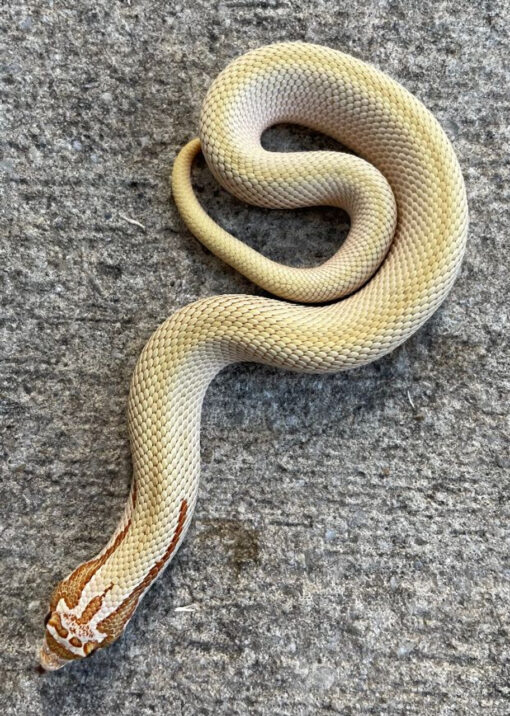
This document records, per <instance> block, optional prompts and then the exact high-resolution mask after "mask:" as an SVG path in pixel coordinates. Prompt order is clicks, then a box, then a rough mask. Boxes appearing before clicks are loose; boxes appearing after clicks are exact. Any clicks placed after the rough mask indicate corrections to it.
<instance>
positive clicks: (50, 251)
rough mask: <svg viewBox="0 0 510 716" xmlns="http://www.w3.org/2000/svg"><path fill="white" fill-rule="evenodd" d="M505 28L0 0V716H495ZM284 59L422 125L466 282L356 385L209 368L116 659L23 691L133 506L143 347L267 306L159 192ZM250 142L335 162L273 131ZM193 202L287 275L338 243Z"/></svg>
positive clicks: (347, 9) (476, 10)
mask: <svg viewBox="0 0 510 716" xmlns="http://www.w3.org/2000/svg"><path fill="white" fill-rule="evenodd" d="M509 10H510V7H509V6H508V4H507V3H505V2H504V1H503V0H481V1H479V2H476V3H474V2H466V3H459V2H457V1H454V0H446V1H445V2H421V1H418V0H412V1H411V2H408V1H407V0H374V2H368V1H366V0H353V2H349V3H347V2H339V3H331V2H329V1H328V0H312V1H309V2H306V0H293V1H292V2H291V0H257V1H256V2H251V1H250V0H219V1H217V2H216V1H215V2H206V0H198V1H197V0H194V1H192V2H190V3H184V2H183V3H179V4H177V5H174V6H172V3H170V2H162V1H161V0H160V1H154V2H149V1H148V0H141V1H140V2H133V1H132V2H129V1H127V0H126V2H119V1H117V0H113V1H111V2H107V0H95V1H94V2H78V3H76V2H74V3H73V2H70V1H63V0H48V2H44V3H41V2H37V1H36V0H33V1H32V2H23V1H22V0H19V1H16V2H14V1H13V0H10V1H9V0H7V4H4V5H3V8H2V10H1V11H0V12H1V17H2V22H1V31H2V40H1V43H0V46H1V52H2V55H3V59H2V63H1V64H2V68H1V69H2V79H3V85H2V98H3V103H4V111H3V113H2V123H3V129H2V135H1V138H2V143H3V152H2V159H1V168H2V180H1V181H2V183H1V186H2V192H3V195H4V196H3V200H2V202H1V212H2V238H1V258H0V275H1V278H2V290H1V300H2V311H1V318H0V321H1V323H0V326H1V328H0V330H1V358H2V363H1V387H0V393H1V395H0V398H1V423H0V424H1V433H0V445H1V454H2V460H1V464H0V469H1V477H0V480H1V500H0V570H1V574H0V663H1V684H0V692H1V695H0V702H1V704H2V713H3V714H6V715H11V714H43V715H46V714H52V715H53V714H66V715H74V714H94V713H105V714H111V713H115V714H141V715H145V714H165V715H166V714H172V715H175V716H179V715H181V714H182V715H186V716H192V715H194V714H213V713H214V714H229V715H231V714H243V715H244V714H271V715H273V714H275V715H278V714H292V715H295V714H298V715H301V714H318V713H320V714H323V713H324V714H329V713H337V714H452V715H453V714H481V713H483V714H491V715H499V714H501V715H503V714H504V715H506V714H508V713H509V712H510V674H509V655H510V647H509V636H510V634H509V632H510V623H509V616H508V614H509V600H510V581H509V580H510V564H509V544H508V537H509V529H508V524H509V507H508V495H509V487H510V485H509V482H510V481H509V474H508V467H509V462H508V442H507V438H506V437H505V432H504V420H505V417H506V416H505V413H506V410H507V403H506V396H507V394H505V382H507V381H508V369H509V365H508V357H506V359H505V352H504V350H505V348H504V329H505V306H506V301H507V298H508V289H509V287H508V268H507V267H505V259H506V258H507V255H508V245H507V246H505V241H507V239H508V224H509V217H508V214H507V213H506V211H507V207H508V194H509V189H508V187H509V183H510V182H509V180H510V176H509V173H510V172H509V168H508V163H507V162H508V156H509V146H508V139H509V137H508V129H507V120H508V116H509V109H510V108H509V101H508V94H507V91H508V80H509V74H508V70H507V69H505V68H508V60H509V58H508V41H509V38H508V26H509V21H510V12H509ZM281 39H304V40H308V41H315V42H319V43H323V44H326V45H330V46H332V47H336V48H339V49H342V50H345V51H347V52H351V53H352V54H354V55H356V56H358V57H361V58H363V59H365V60H368V61H370V62H372V63H374V64H376V65H377V66H378V67H380V68H382V69H384V70H386V71H387V72H388V73H389V74H391V75H392V76H393V77H395V78H396V79H398V80H400V81H401V82H402V83H403V84H404V85H405V86H406V87H407V88H408V89H410V90H411V91H413V92H414V93H415V94H416V95H417V96H418V97H419V98H421V99H422V100H423V101H424V102H425V103H426V105H427V106H428V107H429V108H430V109H431V110H432V111H433V112H434V113H435V114H436V116H437V117H438V119H439V120H440V121H441V122H442V124H443V126H444V128H445V130H446V131H447V133H448V135H449V136H450V138H451V139H452V141H453V142H454V144H455V147H456V150H457V152H458V155H459V158H460V161H461V164H462V167H463V171H464V174H465V178H466V182H467V188H468V193H469V202H470V211H471V229H470V239H469V248H468V252H467V256H466V260H465V263H464V265H463V270H462V273H461V276H460V278H459V280H458V282H457V284H456V285H455V288H454V291H453V293H452V295H451V297H450V298H449V299H448V301H447V303H446V304H445V305H444V306H443V308H442V309H441V310H440V311H439V313H438V314H437V315H436V316H435V317H434V318H433V319H432V320H431V321H430V322H429V323H428V324H427V325H426V326H425V328H424V329H423V330H421V331H420V332H419V334H417V335H416V336H415V337H413V338H412V339H411V340H410V341H408V342H407V343H406V344H405V345H404V346H403V347H402V348H401V349H400V350H398V351H397V352H395V353H394V354H393V355H391V356H388V357H387V358H385V359H384V360H381V361H379V362H378V363H377V364H375V365H372V366H369V367H366V368H363V369H360V370H356V371H354V372H352V373H350V374H341V375H337V376H328V377H314V376H307V377H306V376H305V377H304V376H297V375H290V374H285V373H283V372H278V371H276V370H270V369H268V368H262V367H258V366H252V365H249V366H237V367H233V368H231V369H229V370H227V371H225V372H224V373H223V374H221V375H220V376H219V377H218V378H217V379H216V380H215V381H214V383H213V385H212V386H211V388H210V390H209V392H208V394H207V397H206V401H205V406H204V414H203V433H202V435H203V441H202V453H203V480H202V487H201V494H200V499H199V503H198V508H197V512H196V517H195V520H194V523H193V526H192V528H191V531H190V533H189V536H188V538H187V540H186V542H185V545H184V546H183V547H182V549H181V551H180V553H179V555H178V557H177V558H176V560H175V561H174V563H173V566H172V568H171V569H170V570H169V571H168V572H167V573H166V574H165V576H164V577H163V578H162V579H161V580H160V581H159V582H158V584H157V585H156V586H154V587H153V588H152V590H151V591H150V592H149V594H148V595H147V597H146V598H145V600H144V603H143V606H142V607H141V608H140V609H139V611H138V612H137V614H136V617H135V618H134V619H133V621H132V622H131V624H130V626H129V628H128V629H127V632H126V634H125V636H124V638H123V639H122V640H120V641H119V642H117V643H116V644H115V645H114V646H113V647H112V648H110V649H108V650H104V651H101V652H100V653H98V654H96V655H95V656H94V657H93V658H92V659H90V660H87V661H86V662H82V663H78V664H75V665H73V666H72V667H71V668H67V669H65V670H63V671H62V672H59V673H56V674H53V675H46V676H40V675H39V674H37V673H36V672H35V670H34V666H35V661H34V654H35V651H36V647H37V645H38V642H39V639H40V637H41V634H42V620H43V617H44V615H45V613H46V610H47V599H48V595H49V593H50V591H51V589H52V587H53V585H54V584H55V582H56V581H57V580H58V579H60V578H62V576H63V575H65V574H66V573H67V572H68V571H69V570H70V569H72V568H73V567H74V566H76V565H77V564H78V563H79V562H80V561H83V560H84V559H86V558H88V557H91V556H92V555H93V554H95V553H96V552H97V551H98V550H99V549H100V548H101V547H102V545H103V544H104V542H105V540H106V538H107V536H108V535H109V534H110V532H111V531H112V530H113V528H114V526H115V524H116V521H117V518H118V516H119V515H120V513H121V510H122V506H123V503H124V500H125V498H126V495H127V492H128V488H129V482H130V458H129V447H128V441H127V431H126V415H125V406H126V398H127V391H128V384H129V377H130V374H131V372H132V369H133V367H134V364H135V361H136V359H137V356H138V354H139V353H140V350H141V349H142V347H143V345H144V343H145V341H146V340H147V339H148V337H149V336H150V334H151V333H152V331H153V330H154V329H155V328H156V327H157V325H158V324H159V323H160V322H161V321H162V320H163V319H165V318H166V317H167V316H168V315H169V314H170V313H172V312H173V311H175V310H176V309H177V308H179V307H180V306H183V305H184V304H186V303H188V302H190V301H194V300H196V299H197V298H199V297H203V296H209V295H211V294H217V293H222V292H254V291H255V292H256V291H257V290H256V289H255V288H254V287H253V286H252V285H251V284H250V283H249V282H248V281H246V280H244V279H243V278H240V277H239V276H237V275H236V274H235V273H234V272H233V271H232V270H230V269H229V268H227V267H225V266H224V265H222V264H221V262H220V261H218V260H217V259H216V258H215V257H213V256H211V255H210V254H209V253H208V252H207V251H206V250H204V249H203V248H202V247H201V246H200V245H199V244H198V243H197V242H196V241H195V240H194V239H193V237H192V236H190V234H189V233H188V232H187V231H186V229H185V228H184V227H183V225H182V223H181V222H180V220H179V218H178V215H177V212H176V210H175V207H174V205H173V204H172V201H171V200H170V198H169V189H168V175H169V172H170V168H171V165H172V161H173V158H174V157H175V154H176V152H177V150H178V148H179V147H180V146H181V145H182V144H183V143H184V142H185V141H186V140H188V139H189V138H190V137H192V136H193V135H194V133H195V131H196V126H197V118H198V113H199V108H200V103H201V100H202V98H203V96H204V93H205V91H206V89H207V87H208V85H209V83H210V81H211V80H212V79H213V78H214V77H215V76H216V74H217V73H218V72H219V71H220V70H221V69H222V68H223V67H224V66H225V64H226V63H227V61H228V60H230V59H231V58H233V57H235V56H236V55H238V54H240V53H242V52H243V51H245V50H246V49H248V48H251V47H256V46H258V45H261V44H264V43H267V42H271V41H275V40H281ZM505 55H506V56H505ZM265 141H266V144H267V146H269V147H274V148H276V147H278V148H282V147H288V148H289V149H292V148H296V147H302V146H305V147H309V148H314V147H329V146H332V145H333V143H332V142H329V141H328V140H325V139H324V138H318V137H311V138H310V136H309V134H308V132H305V131H294V130H289V129H279V130H272V131H271V132H270V133H269V134H268V136H267V137H266V138H265ZM196 186H197V190H198V191H199V192H200V195H201V199H202V200H203V202H204V204H205V205H206V206H207V208H208V210H209V211H210V213H211V214H212V215H214V216H215V217H217V218H218V220H219V221H221V222H222V223H223V225H224V226H226V227H228V228H230V229H231V230H232V231H234V232H235V233H237V234H238V235H239V236H242V237H243V238H244V239H245V240H246V241H248V242H250V243H251V244H252V245H254V246H257V247H258V248H260V249H261V250H263V251H264V252H266V253H267V254H268V255H270V256H271V257H273V258H277V259H280V260H283V261H288V262H294V263H302V264H306V263H313V262H317V261H319V260H320V259H323V258H324V257H326V256H328V255H330V254H331V253H332V251H333V249H334V247H335V246H337V245H338V242H339V241H340V240H341V238H342V236H344V235H345V231H346V229H347V226H348V224H347V219H346V217H345V216H344V215H343V214H341V213H340V212H338V211H333V210H326V209H317V210H306V211H298V212H292V213H285V212H268V211H262V210H258V209H253V208H248V207H246V206H243V205H242V204H241V203H240V202H237V201H235V200H233V199H231V198H229V197H228V196H227V195H226V194H225V192H223V191H222V190H219V189H218V188H217V187H216V186H215V184H214V182H213V180H212V178H211V177H210V175H209V174H208V172H207V171H206V169H205V168H204V166H203V164H202V165H199V166H198V167H197V171H196ZM128 219H130V220H135V221H137V222H140V224H142V225H143V227H144V228H142V227H140V226H138V225H137V224H135V223H132V221H128ZM507 386H508V383H507ZM188 605H193V607H194V611H192V612H187V611H178V608H179V607H183V606H188Z"/></svg>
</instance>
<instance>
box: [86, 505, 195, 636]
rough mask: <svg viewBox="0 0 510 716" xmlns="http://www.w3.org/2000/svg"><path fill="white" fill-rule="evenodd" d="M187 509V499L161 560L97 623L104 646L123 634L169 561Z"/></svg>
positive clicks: (184, 520)
mask: <svg viewBox="0 0 510 716" xmlns="http://www.w3.org/2000/svg"><path fill="white" fill-rule="evenodd" d="M187 511H188V503H187V501H186V500H183V501H182V502H181V509H180V511H179V517H178V520H177V526H176V528H175V532H174V534H173V537H172V541H171V542H170V544H169V545H168V547H167V549H166V551H165V554H164V555H163V556H162V557H161V559H160V560H158V561H157V562H156V564H155V565H154V566H153V567H152V568H151V569H150V570H149V572H147V574H146V575H145V577H144V579H143V580H142V582H140V584H139V585H138V586H137V587H135V589H134V590H133V591H132V592H131V594H130V595H129V597H127V598H126V599H125V600H124V601H123V602H122V604H121V605H120V606H119V607H118V608H117V609H116V610H115V611H114V612H112V613H111V614H110V615H109V616H107V617H106V619H103V621H101V622H99V624H98V625H97V628H98V630H99V631H101V632H103V634H106V638H105V640H104V642H103V645H104V646H106V645H107V644H111V643H112V642H113V641H115V640H116V639H117V638H118V637H119V636H120V635H121V634H122V631H123V629H124V627H125V626H126V624H127V623H128V621H129V620H130V619H131V617H132V615H133V612H134V611H135V609H136V607H137V604H138V600H139V599H140V596H141V595H142V594H143V593H144V591H145V590H146V589H147V587H148V586H149V584H150V583H151V582H152V581H154V579H156V577H157V576H158V574H159V573H160V572H161V570H162V569H163V567H164V566H165V564H166V563H167V562H168V560H169V558H170V556H171V555H172V552H173V551H174V550H175V548H176V547H177V544H178V542H179V539H180V537H181V534H182V530H183V529H184V523H185V522H186V514H187Z"/></svg>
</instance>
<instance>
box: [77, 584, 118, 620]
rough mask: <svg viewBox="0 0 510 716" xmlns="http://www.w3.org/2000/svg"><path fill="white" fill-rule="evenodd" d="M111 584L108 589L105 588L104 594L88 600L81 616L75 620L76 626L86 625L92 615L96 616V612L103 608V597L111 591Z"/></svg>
mask: <svg viewBox="0 0 510 716" xmlns="http://www.w3.org/2000/svg"><path fill="white" fill-rule="evenodd" d="M112 587H113V584H110V586H109V587H106V589H105V590H104V592H103V593H102V594H98V595H97V596H96V597H94V598H93V599H91V600H90V602H89V603H88V604H87V606H86V607H85V609H84V610H83V614H82V615H81V616H80V617H78V618H77V619H76V623H77V624H88V623H89V621H90V620H91V619H92V617H93V616H94V614H97V613H98V611H99V610H100V609H101V607H102V606H103V599H104V598H105V595H106V593H107V592H109V591H110V589H112Z"/></svg>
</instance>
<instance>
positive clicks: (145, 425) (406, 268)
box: [40, 42, 467, 670]
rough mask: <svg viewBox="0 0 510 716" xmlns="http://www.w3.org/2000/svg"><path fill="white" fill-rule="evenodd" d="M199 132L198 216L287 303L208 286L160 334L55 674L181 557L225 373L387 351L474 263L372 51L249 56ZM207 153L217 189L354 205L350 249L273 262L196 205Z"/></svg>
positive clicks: (244, 269)
mask: <svg viewBox="0 0 510 716" xmlns="http://www.w3.org/2000/svg"><path fill="white" fill-rule="evenodd" d="M280 122H290V123H296V124H301V125H304V126H306V127H309V128H311V129H314V130H318V131H320V132H323V133H325V134H326V135H329V136H330V137H333V138H334V139H336V140H338V141H340V142H341V143H342V144H343V145H345V146H347V147H348V148H349V149H351V150H352V151H353V154H347V153H343V152H333V151H312V152H287V153H283V152H270V151H266V150H265V149H264V148H263V147H262V145H261V135H262V133H263V132H264V130H265V129H266V128H267V127H269V126H271V125H274V124H277V123H280ZM199 136H200V139H194V140H192V141H191V142H190V143H189V144H187V145H186V146H185V147H184V148H183V149H182V150H181V152H180V153H179V155H178V157H177V159H176V161H175V164H174V169H173V175H172V190H173V196H174V199H175V202H176V204H177V207H178V209H179V211H180V213H181V215H182V217H183V219H184V221H185V223H186V224H187V226H188V227H189V229H190V230H191V231H192V232H193V234H195V236H196V237H197V238H198V239H199V240H200V241H202V242H203V243H204V244H205V245H206V246H208V247H209V249H211V251H213V252H214V253H215V254H217V255H218V256H219V257H220V258H221V259H223V260H224V261H225V262H227V263H228V264H230V265H231V266H233V267H235V268H236V269H237V270H238V271H240V272H241V273H242V274H244V275H245V276H247V277H248V278H249V279H251V280H252V281H253V282H254V283H256V284H257V285H258V286H260V287H262V288H264V289H266V290H267V291H269V292H271V293H272V294H274V295H275V296H278V297H279V298H280V299H285V300H277V299H271V298H265V297H260V296H251V295H250V296H248V295H244V296H243V295H221V296H212V297H210V298H206V299H203V300H199V301H196V302H195V303H192V304H190V305H188V306H186V307H184V308H182V309H181V310H179V311H177V312H176V313H175V314H174V315H173V316H171V317H170V318H169V319H168V320H167V321H166V322H165V323H163V324H162V325H161V326H160V327H159V328H158V329H157V330H156V332H155V333H154V334H153V336H152V337H151V338H150V340H149V342H148V343H147V345H146V346H145V348H144V350H143V352H142V354H141V356H140V358H139V360H138V363H137V366H136V369H135V371H134V375H133V378H132V382H131V389H130V396H129V408H128V412H129V433H130V441H131V449H132V457H133V472H134V475H133V482H132V487H131V492H130V496H129V499H128V502H127V505H126V508H125V510H124V513H123V515H122V518H121V520H120V522H119V524H118V527H117V529H116V531H115V533H114V534H113V536H112V537H111V539H110V541H109V542H108V544H107V545H106V547H105V548H104V549H103V550H102V551H101V552H100V553H99V554H98V555H97V556H96V557H94V558H93V559H91V560H90V561H88V562H85V563H84V564H81V565H80V566H79V567H77V568H76V569H75V570H74V571H73V572H72V573H71V574H70V575H69V576H68V577H66V578H65V579H64V580H63V581H62V582H60V583H59V584H58V585H57V587H56V589H55V590H54V592H53V595H52V597H51V600H50V609H49V613H48V616H47V618H46V627H45V634H44V641H43V646H42V648H41V651H40V662H41V665H42V667H44V669H47V670H54V669H58V668H60V667H61V666H63V665H64V664H67V663H69V662H70V661H73V660H76V659H80V658H81V657H84V656H88V655H90V654H92V653H93V652H94V651H95V650H96V649H98V648H100V647H104V646H107V645H108V644H111V643H112V642H113V641H114V640H115V639H117V638H118V637H119V636H120V635H121V633H122V632H123V630H124V628H125V626H126V624H127V623H128V621H129V619H130V618H131V617H132V615H133V613H134V611H135V609H136V607H137V605H138V604H139V602H140V600H141V598H142V597H143V595H144V593H145V591H146V590H147V589H148V588H149V587H150V585H151V583H152V582H153V581H154V579H156V578H157V577H158V575H160V574H161V573H162V572H163V570H164V569H165V567H167V565H168V563H169V562H170V560H171V559H172V557H173V556H174V555H175V553H176V551H177V549H178V548H179V545H180V544H181V542H182V540H183V538H184V535H185V533H186V530H187V528H188V526H189V523H190V520H191V517H192V514H193V509H194V505H195V500H196V496H197V488H198V480H199V470H200V445H199V433H200V413H201V406H202V400H203V397H204V394H205V391H206V389H207V386H208V384H209V383H210V381H211V380H212V379H213V378H214V376H215V375H216V374H217V373H218V372H219V371H220V370H222V368H224V367H225V366H227V365H229V364H231V363H234V362H237V361H256V362H258V363H265V364H268V365H271V366H278V367H280V368H287V369H290V370H294V371H301V372H309V373H329V372H334V371H340V370H346V369H349V368H354V367H356V366H361V365H363V364H366V363H369V362H370V361H373V360H376V359H377V358H379V357H381V356H383V355H384V354H385V353H388V352H389V351H391V350H392V349H394V348H395V347H396V346H398V345H400V344H401V343H402V342H403V341H405V340H406V339H407V338H408V337H409V336H410V335H411V334H412V333H413V332H414V331H416V330H417V329H418V328H419V327H420V326H421V325H422V324H423V322H424V321H426V320H427V319H428V318H429V317H430V316H431V314H432V313H433V312H434V311H435V310H436V308H437V307H438V306H439V304H440V303H441V302H442V301H443V299H444V298H445V296H446V294H447V293H448V291H449V290H450V288H451V286H452V283H453V281H454V279H455V276H456V274H457V271H458V269H459V265H460V262H461V259H462V255H463V251H464V246H465V240H466V233H467V202H466V195H465V188H464V182H463V179H462V175H461V171H460V168H459V164H458V162H457V159H456V157H455V154H454V151H453V149H452V146H451V144H450V142H449V140H448V139H447V137H446V135H445V134H444V132H443V130H442V129H441V128H440V126H439V124H438V123H437V121H436V120H435V119H434V117H433V116H432V115H431V114H430V112H429V111H428V110H427V109H425V107H424V106H423V105H422V104H421V103H420V102H419V101H418V100H417V99H416V98H415V97H414V96H413V95H411V94H410V93H409V92H408V91H406V90H405V89H404V88H403V87H401V86H400V85H399V84H398V83H397V82H395V81H393V80H392V79H390V78H389V77H388V76H386V75H385V74H384V73H383V72H381V71H379V70H378V69H376V68H374V67H372V66H370V65H368V64H366V63H364V62H362V61H360V60H357V59H354V58H353V57H350V56H349V55H346V54H343V53H341V52H339V51H336V50H333V49H329V48H325V47H320V46H317V45H311V44H306V43H301V42H286V43H278V44H275V45H269V46H266V47H261V48H259V49H256V50H252V51H250V52H248V53H247V54H245V55H243V56H241V57H239V58H238V59H236V60H235V61H233V62H232V63H231V64H230V65H228V66H227V68H226V69H225V70H223V72H221V73H220V75H219V76H218V77H217V79H216V80H215V81H214V82H213V83H212V85H211V87H210V89H209V91H208V93H207V96H206V98H205V101H204V105H203V108H202V113H201V117H200V129H199ZM200 150H201V151H202V152H203V153H204V156H205V158H206V161H207V164H208V166H209V168H210V170H211V172H212V173H213V175H214V176H215V178H216V179H217V180H218V182H220V184H221V185H222V186H223V187H225V188H226V189H228V190H229V191H231V192H232V193H233V194H234V195H235V196H236V197H238V198H239V199H242V200H244V201H247V202H249V203H251V204H255V205H257V206H262V207H277V208H293V207H303V206H311V205H330V206H336V207H341V208H342V209H345V210H346V211H347V212H348V214H349V216H350V220H351V228H350V232H349V235H348V237H347V239H346V241H345V242H344V243H343V245H342V246H341V247H340V249H339V250H338V251H337V252H336V254H335V255H334V256H333V257H332V258H330V259H329V260H327V261H325V262H324V263H323V264H322V265H321V266H317V267H312V268H296V267H288V266H283V265H281V264H278V263H276V262H274V261H271V260H270V259H268V258H266V257H264V256H262V255H261V254H259V253H258V252H257V251H255V250H253V249H252V248H250V247H248V246H246V245H245V244H243V243H242V242H241V241H239V240H238V239H236V238H234V237H233V236H231V235H230V234H228V233H227V232H226V231H224V230H223V229H222V228H220V227H219V226H218V225H217V224H216V223H215V222H214V221H212V219H210V218H209V217H208V215H207V214H206V213H205V211H204V210H203V209H202V207H201V205H200V204H199V203H198V201H197V199H196V197H195V195H194V192H193V189H192V185H191V165H192V161H193V158H194V157H195V155H196V154H197V153H198V152H199V151H200ZM339 299H342V300H339ZM313 303H315V304H319V305H301V304H313Z"/></svg>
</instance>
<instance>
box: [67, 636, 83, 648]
mask: <svg viewBox="0 0 510 716" xmlns="http://www.w3.org/2000/svg"><path fill="white" fill-rule="evenodd" d="M69 643H70V644H72V646H75V647H76V648H77V649H80V648H81V647H82V646H83V643H82V640H81V639H78V637H77V636H73V637H71V639H69Z"/></svg>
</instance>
